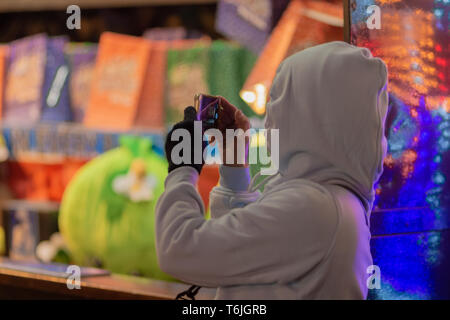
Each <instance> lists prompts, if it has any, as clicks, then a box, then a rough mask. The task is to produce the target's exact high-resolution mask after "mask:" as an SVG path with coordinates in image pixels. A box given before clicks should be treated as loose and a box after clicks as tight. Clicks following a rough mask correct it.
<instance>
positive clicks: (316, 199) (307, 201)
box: [261, 179, 335, 211]
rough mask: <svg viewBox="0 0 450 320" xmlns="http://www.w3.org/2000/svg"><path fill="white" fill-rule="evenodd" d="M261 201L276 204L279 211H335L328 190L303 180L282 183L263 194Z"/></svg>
mask: <svg viewBox="0 0 450 320" xmlns="http://www.w3.org/2000/svg"><path fill="white" fill-rule="evenodd" d="M261 200H262V201H265V202H267V203H277V204H278V205H279V208H280V210H293V209H304V210H309V211H324V210H334V209H335V202H334V200H333V196H332V194H331V193H330V192H329V190H328V189H327V188H326V187H325V186H323V185H321V184H319V183H315V182H313V181H310V180H305V179H292V180H289V181H285V182H282V183H280V184H279V185H277V186H275V187H273V188H271V189H270V190H269V191H267V192H264V193H263V198H262V199H261Z"/></svg>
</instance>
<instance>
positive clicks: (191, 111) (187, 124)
mask: <svg viewBox="0 0 450 320" xmlns="http://www.w3.org/2000/svg"><path fill="white" fill-rule="evenodd" d="M196 115H197V112H196V111H195V108H194V107H192V106H189V107H187V108H186V109H184V120H183V121H180V122H178V123H176V124H175V125H174V126H173V128H172V130H170V132H169V133H168V134H167V137H166V143H165V145H164V149H165V153H166V158H167V161H168V162H169V172H171V171H172V170H175V169H176V168H179V167H183V166H190V167H193V168H195V170H197V172H198V173H199V174H200V172H201V171H202V168H203V165H204V160H203V150H204V149H205V147H206V142H205V141H203V139H202V141H201V144H202V149H201V152H202V153H201V161H200V162H199V163H195V161H194V160H195V157H194V152H195V149H194V148H195V145H196V143H195V141H194V137H195V135H194V121H195V120H196ZM177 129H184V130H187V131H188V132H189V134H190V139H191V150H190V161H189V162H188V163H185V162H183V161H181V163H177V161H176V160H175V159H172V150H173V148H174V147H175V146H176V145H177V144H178V143H181V141H184V140H183V139H184V138H180V141H172V135H173V133H174V131H175V130H177ZM202 138H203V137H202ZM197 143H199V142H197ZM177 156H180V157H181V158H183V152H182V151H180V154H179V155H178V154H177Z"/></svg>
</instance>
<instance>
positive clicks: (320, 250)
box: [156, 42, 388, 299]
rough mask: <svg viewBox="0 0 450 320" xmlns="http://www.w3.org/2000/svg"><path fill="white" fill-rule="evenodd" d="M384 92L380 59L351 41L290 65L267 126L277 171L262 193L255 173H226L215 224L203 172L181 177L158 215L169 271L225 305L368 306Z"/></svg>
mask: <svg viewBox="0 0 450 320" xmlns="http://www.w3.org/2000/svg"><path fill="white" fill-rule="evenodd" d="M386 90H387V69H386V66H385V64H384V63H383V62H382V60H380V59H378V58H373V57H372V55H371V53H370V51H369V50H367V49H364V48H357V47H354V46H351V45H349V44H346V43H344V42H331V43H327V44H324V45H320V46H316V47H313V48H309V49H306V50H303V51H301V52H299V53H296V54H294V55H292V56H290V57H289V58H287V59H286V60H285V61H283V62H282V63H281V65H280V67H279V68H278V71H277V74H276V76H275V79H274V81H273V84H272V88H271V90H270V101H269V103H268V105H267V112H266V122H265V126H266V128H267V129H279V138H280V139H279V172H278V173H277V174H276V175H274V176H272V177H271V178H270V181H269V182H268V183H267V184H266V186H265V188H264V191H263V192H262V193H259V192H257V191H253V189H255V188H252V186H251V185H250V179H249V177H250V176H249V172H248V169H247V168H236V167H226V166H221V167H220V182H219V185H218V186H217V187H215V188H214V189H213V190H212V191H211V194H210V202H211V207H210V209H211V217H212V218H211V219H210V220H205V218H204V213H205V209H204V207H203V203H202V200H201V198H200V195H199V193H198V192H197V190H196V187H195V185H196V182H197V179H198V174H197V171H196V170H195V169H193V168H191V167H181V168H178V169H176V170H174V171H172V172H171V173H170V174H169V175H168V177H167V179H166V181H165V191H164V193H163V195H162V196H161V197H160V199H159V201H158V204H157V208H156V247H157V254H158V258H159V263H160V267H161V269H162V270H164V271H165V272H167V273H169V274H171V275H173V276H174V277H176V278H178V279H181V280H183V281H185V282H188V283H192V284H197V285H201V286H207V287H217V288H218V289H217V293H216V299H365V298H366V296H367V290H368V289H367V284H366V283H367V279H368V277H369V274H367V268H368V267H369V266H370V265H371V264H372V257H371V254H370V247H369V240H370V231H369V223H368V222H369V217H370V216H369V215H370V211H371V208H372V203H373V200H374V190H373V185H374V183H375V182H376V180H377V179H378V178H379V176H380V174H381V172H382V168H383V166H382V162H383V158H384V156H385V153H386V138H385V136H384V121H385V117H386V113H387V105H388V96H387V91H386Z"/></svg>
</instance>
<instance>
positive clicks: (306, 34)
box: [241, 0, 343, 115]
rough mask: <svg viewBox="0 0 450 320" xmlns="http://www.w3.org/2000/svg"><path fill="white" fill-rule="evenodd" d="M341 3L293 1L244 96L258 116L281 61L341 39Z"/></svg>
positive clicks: (257, 62)
mask: <svg viewBox="0 0 450 320" xmlns="http://www.w3.org/2000/svg"><path fill="white" fill-rule="evenodd" d="M342 11H343V10H342V4H333V3H327V2H322V1H302V0H292V1H291V2H290V4H289V6H288V7H287V9H286V11H285V12H284V13H283V16H282V17H281V19H280V21H279V23H278V24H277V26H276V27H275V29H274V30H273V32H272V34H271V35H270V38H269V39H268V41H267V43H266V45H265V47H264V49H263V51H262V52H261V55H260V56H259V58H258V60H257V61H256V64H255V67H254V68H253V70H252V71H251V73H250V75H249V76H248V78H247V80H246V81H245V84H244V86H243V89H242V90H241V97H242V98H243V100H244V101H246V102H247V103H248V104H249V105H250V106H251V108H252V109H253V111H255V113H257V114H260V115H262V114H264V112H265V105H266V100H267V97H268V93H269V88H270V85H271V83H272V80H273V77H274V76H275V73H276V70H277V68H278V65H279V64H280V62H281V61H282V60H283V59H285V58H286V57H287V56H289V55H291V54H293V53H295V52H297V51H300V50H302V49H305V48H308V47H311V46H315V45H318V44H321V43H324V42H329V41H335V40H342V38H343V12H342Z"/></svg>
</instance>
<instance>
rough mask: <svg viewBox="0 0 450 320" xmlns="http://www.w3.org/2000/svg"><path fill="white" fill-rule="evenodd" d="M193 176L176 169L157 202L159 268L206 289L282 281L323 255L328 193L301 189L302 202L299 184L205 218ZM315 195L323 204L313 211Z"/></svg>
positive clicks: (329, 223)
mask: <svg viewBox="0 0 450 320" xmlns="http://www.w3.org/2000/svg"><path fill="white" fill-rule="evenodd" d="M197 179H198V173H197V171H196V170H195V169H194V168H192V167H182V168H178V169H175V170H174V171H172V172H171V173H170V174H169V176H168V177H167V179H166V184H165V187H166V190H165V192H164V193H163V194H162V196H161V197H160V198H159V200H158V204H157V207H156V251H157V255H158V261H159V264H160V267H161V269H162V270H163V271H164V272H166V273H168V274H170V275H172V276H174V277H175V278H178V279H180V280H182V281H185V282H187V283H192V284H196V285H201V286H207V287H219V286H229V285H246V284H265V283H275V282H285V283H286V282H289V281H292V280H293V279H295V278H296V277H298V276H300V275H301V274H303V273H305V272H308V270H310V269H311V268H313V267H314V266H315V265H317V263H319V261H320V260H321V259H322V258H323V255H324V252H325V248H328V247H329V245H330V241H331V236H332V233H333V231H334V230H333V229H334V223H335V221H333V217H331V218H327V219H324V218H323V216H324V214H325V215H328V214H329V212H330V208H328V207H327V206H328V204H329V203H330V201H329V199H327V198H326V195H325V196H323V195H322V194H321V193H318V192H316V193H314V194H311V195H308V192H305V194H306V197H305V199H308V198H309V199H308V201H303V200H302V197H301V196H300V197H298V194H300V195H301V194H302V190H301V189H300V190H286V192H278V193H273V194H271V195H270V196H265V197H264V198H263V199H259V200H257V201H255V202H252V203H249V204H247V205H246V206H244V207H242V208H235V209H232V210H230V211H228V214H225V215H222V216H221V217H219V218H214V219H210V220H205V218H204V208H203V204H202V200H201V198H200V195H199V194H198V192H197V190H196V188H195V183H196V180H197ZM314 197H318V198H319V199H318V201H317V203H321V204H323V207H322V208H319V212H314V211H315V210H310V209H309V203H311V199H312V200H313V201H314ZM293 199H299V201H293ZM317 219H318V221H319V222H320V223H322V221H323V224H324V225H323V226H320V229H319V230H317V228H316V227H317V226H318V224H317V221H316V220H317ZM311 226H313V228H312V227H311Z"/></svg>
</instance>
